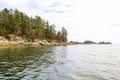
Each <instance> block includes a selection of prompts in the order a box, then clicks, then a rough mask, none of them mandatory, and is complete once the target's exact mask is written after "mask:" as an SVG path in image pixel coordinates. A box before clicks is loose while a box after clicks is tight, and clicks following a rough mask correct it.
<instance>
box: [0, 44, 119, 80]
mask: <svg viewBox="0 0 120 80" xmlns="http://www.w3.org/2000/svg"><path fill="white" fill-rule="evenodd" d="M0 80H120V45H70V46H54V47H16V48H15V47H14V48H13V47H11V48H0Z"/></svg>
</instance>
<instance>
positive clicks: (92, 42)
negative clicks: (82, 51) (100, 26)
mask: <svg viewBox="0 0 120 80" xmlns="http://www.w3.org/2000/svg"><path fill="white" fill-rule="evenodd" d="M82 44H112V43H111V42H104V41H101V42H99V43H96V42H94V41H90V40H86V41H84V42H83V43H82Z"/></svg>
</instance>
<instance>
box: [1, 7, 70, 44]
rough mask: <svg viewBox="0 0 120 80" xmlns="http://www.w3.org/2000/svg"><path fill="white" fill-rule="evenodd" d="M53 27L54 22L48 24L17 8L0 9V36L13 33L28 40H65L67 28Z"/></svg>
mask: <svg viewBox="0 0 120 80" xmlns="http://www.w3.org/2000/svg"><path fill="white" fill-rule="evenodd" d="M55 28H56V26H55V25H54V24H52V25H50V24H49V22H48V21H45V20H43V19H41V17H40V16H35V17H34V18H33V17H29V16H28V15H26V14H25V13H23V12H20V11H19V10H17V9H15V10H13V9H9V10H8V9H7V8H5V9H3V10H1V11H0V36H5V37H6V38H9V36H8V35H9V34H14V35H15V36H20V37H22V38H25V39H26V40H28V41H34V40H35V39H40V40H47V41H49V42H51V41H56V42H67V35H68V33H67V30H66V29H65V28H64V27H62V29H61V30H60V31H56V30H55Z"/></svg>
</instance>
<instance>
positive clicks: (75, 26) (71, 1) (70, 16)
mask: <svg viewBox="0 0 120 80" xmlns="http://www.w3.org/2000/svg"><path fill="white" fill-rule="evenodd" d="M4 8H8V9H16V8H17V9H18V10H19V11H22V12H24V13H26V14H27V15H29V16H32V17H34V16H36V15H38V16H41V18H42V19H44V20H48V21H49V22H50V24H55V25H56V29H57V30H60V29H61V28H62V27H65V28H66V29H67V31H68V40H69V41H71V40H72V41H79V42H83V41H85V40H92V41H95V42H99V41H106V42H107V41H110V42H112V43H115V44H116V43H120V0H0V10H2V9H4Z"/></svg>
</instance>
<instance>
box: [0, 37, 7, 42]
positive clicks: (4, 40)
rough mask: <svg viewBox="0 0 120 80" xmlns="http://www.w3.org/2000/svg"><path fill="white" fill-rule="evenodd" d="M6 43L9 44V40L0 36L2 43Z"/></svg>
mask: <svg viewBox="0 0 120 80" xmlns="http://www.w3.org/2000/svg"><path fill="white" fill-rule="evenodd" d="M4 42H8V40H7V39H5V38H4V37H2V36H0V43H4Z"/></svg>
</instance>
